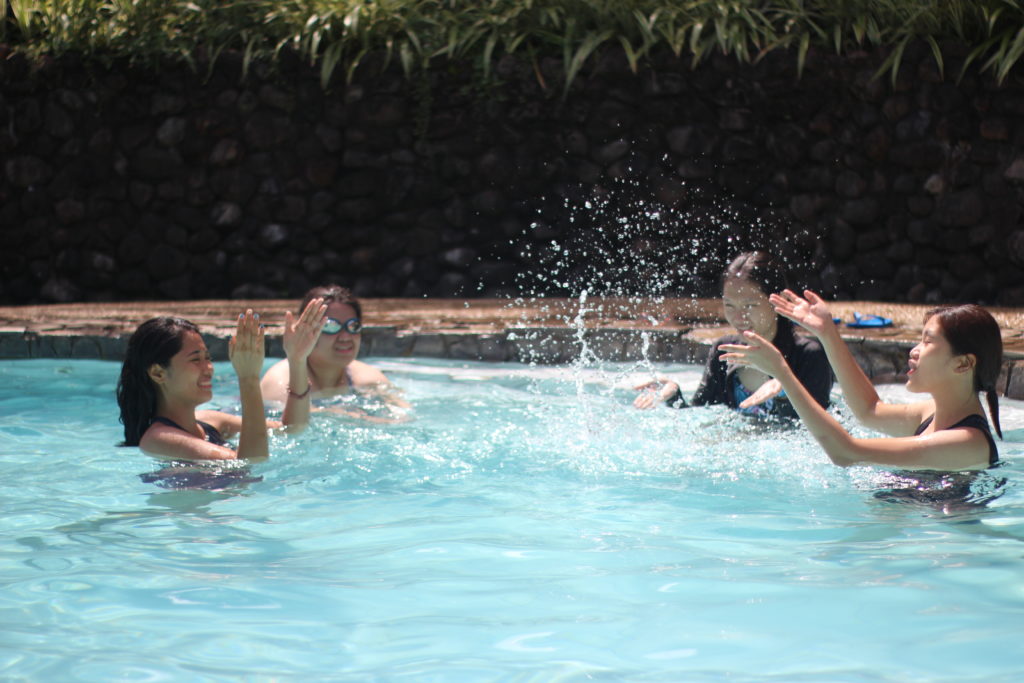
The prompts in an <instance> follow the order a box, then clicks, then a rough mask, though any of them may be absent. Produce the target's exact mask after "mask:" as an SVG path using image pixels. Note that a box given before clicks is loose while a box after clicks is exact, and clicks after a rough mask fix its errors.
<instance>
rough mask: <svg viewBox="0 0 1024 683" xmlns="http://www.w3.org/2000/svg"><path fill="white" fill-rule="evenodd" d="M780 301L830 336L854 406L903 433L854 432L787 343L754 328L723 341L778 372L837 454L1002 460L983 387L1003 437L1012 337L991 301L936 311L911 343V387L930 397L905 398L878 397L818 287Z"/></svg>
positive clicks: (960, 464)
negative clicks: (739, 339) (784, 348)
mask: <svg viewBox="0 0 1024 683" xmlns="http://www.w3.org/2000/svg"><path fill="white" fill-rule="evenodd" d="M771 302H772V305H773V306H774V307H775V310H776V311H778V312H779V313H780V314H781V315H783V316H785V317H787V318H789V319H790V320H793V321H794V322H796V323H798V324H800V325H802V326H803V327H804V328H806V329H807V330H809V331H810V332H811V333H812V334H814V335H815V336H816V337H817V338H818V339H820V340H821V343H822V345H823V346H824V348H825V351H826V353H827V354H828V359H829V361H830V363H831V365H832V368H833V369H834V370H835V373H836V377H837V378H838V379H839V384H840V386H841V387H842V389H843V395H844V397H845V398H846V403H847V405H849V407H850V409H851V410H852V411H853V413H854V415H856V416H857V418H858V419H859V420H860V421H861V422H862V423H864V425H866V426H867V427H870V428H871V429H875V430H877V431H879V432H882V433H884V434H887V435H889V436H891V437H895V438H876V439H857V438H854V437H852V436H851V435H850V434H849V433H848V432H847V431H846V430H845V429H843V427H842V426H841V425H840V424H839V423H838V422H837V421H836V420H835V419H834V418H833V417H832V416H831V415H829V414H828V413H827V412H826V411H825V410H824V409H822V408H821V406H820V405H819V404H818V403H817V401H815V400H814V399H813V397H812V396H811V395H810V392H808V390H807V389H806V388H805V387H804V386H803V384H802V383H801V382H800V380H799V378H797V376H796V375H795V374H794V373H793V371H792V369H791V368H790V367H789V365H788V363H787V362H786V359H785V357H783V355H782V354H781V353H780V352H779V349H777V348H776V347H775V345H773V344H772V343H771V342H769V341H768V340H767V339H766V338H765V337H764V336H762V335H759V334H757V333H756V332H753V331H748V332H746V333H745V334H744V337H745V339H744V342H743V343H738V344H729V345H726V346H724V348H725V350H726V351H727V353H726V354H725V356H724V357H725V358H727V359H728V360H730V361H731V362H733V363H735V364H737V365H740V366H742V367H752V368H759V369H760V370H761V371H763V372H767V373H770V374H771V375H772V376H774V377H776V378H778V380H779V381H780V382H781V384H782V387H783V389H785V391H786V393H787V394H788V395H789V397H790V402H791V403H792V405H793V407H794V408H795V409H796V412H797V413H798V414H799V415H800V418H801V419H802V420H803V423H804V424H805V425H807V428H808V429H809V430H810V432H811V434H812V435H813V436H814V438H815V439H816V440H817V441H818V443H820V444H821V446H822V447H823V448H824V449H825V452H826V453H827V454H828V457H829V458H830V459H831V460H832V462H834V463H835V464H837V465H841V466H848V465H853V464H857V463H874V464H879V465H890V466H896V467H899V468H901V469H905V470H938V471H947V472H952V471H964V470H967V471H971V470H981V469H985V468H987V467H991V466H993V465H996V464H997V463H998V461H999V453H998V451H997V449H996V444H995V440H994V439H993V438H992V434H991V431H990V430H989V422H988V420H987V419H986V418H985V412H984V409H983V408H982V404H981V400H980V398H979V394H980V393H982V392H984V394H985V398H986V402H987V403H988V409H989V415H990V417H991V419H992V424H993V426H994V427H995V431H996V434H998V435H999V437H1000V438H1002V431H1001V430H1000V427H999V398H998V395H997V393H996V380H997V378H998V377H999V370H1000V367H1001V365H1002V358H1003V342H1002V335H1001V334H1000V331H999V324H998V323H997V322H996V320H995V318H993V317H992V315H991V314H990V313H989V312H988V311H986V310H985V309H984V308H982V307H980V306H976V305H974V304H966V305H961V306H952V307H942V308H936V309H934V310H932V311H929V312H928V314H927V315H926V316H925V322H924V330H923V331H922V334H921V341H920V342H919V343H918V344H917V346H915V347H914V348H913V349H911V351H910V360H909V366H910V369H909V371H908V373H907V389H909V390H910V391H912V392H914V393H925V394H929V395H930V398H929V399H927V400H924V401H919V402H917V403H910V404H901V405H897V404H889V403H885V402H883V401H882V400H880V399H879V397H878V392H877V391H875V387H874V385H873V384H872V383H871V381H870V380H869V379H868V377H867V376H866V375H865V374H864V372H863V370H861V368H860V366H859V365H858V364H857V362H856V360H855V359H854V357H853V355H852V354H851V353H850V350H849V349H848V348H847V346H846V344H845V343H844V342H843V340H842V338H841V337H840V335H839V332H838V330H837V329H836V326H835V324H834V323H833V322H832V315H831V313H830V312H829V310H828V306H827V305H826V303H825V302H824V301H823V300H822V299H821V298H820V297H819V296H818V295H817V294H815V293H814V292H811V291H806V292H804V296H803V297H801V296H799V295H797V294H795V293H794V292H792V291H790V290H785V291H783V292H782V293H781V294H773V295H772V296H771Z"/></svg>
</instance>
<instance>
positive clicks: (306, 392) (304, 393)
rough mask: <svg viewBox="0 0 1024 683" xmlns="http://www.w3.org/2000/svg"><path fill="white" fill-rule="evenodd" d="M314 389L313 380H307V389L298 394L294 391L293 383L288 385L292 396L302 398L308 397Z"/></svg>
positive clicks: (289, 393)
mask: <svg viewBox="0 0 1024 683" xmlns="http://www.w3.org/2000/svg"><path fill="white" fill-rule="evenodd" d="M312 389H313V383H312V382H307V383H306V390H305V391H303V392H302V393H301V394H296V393H295V392H294V391H292V388H291V385H289V386H288V395H289V396H291V397H292V398H299V399H302V398H306V397H307V396H309V392H310V391H311V390H312Z"/></svg>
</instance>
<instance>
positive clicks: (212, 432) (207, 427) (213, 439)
mask: <svg viewBox="0 0 1024 683" xmlns="http://www.w3.org/2000/svg"><path fill="white" fill-rule="evenodd" d="M153 422H159V423H160V424H165V425H167V426H168V427H174V428H176V429H180V430H181V431H183V432H185V433H186V434H191V432H189V431H188V430H187V429H185V428H184V427H182V426H181V425H180V424H178V423H177V422H175V421H174V420H171V419H168V418H166V417H160V416H159V415H158V416H156V417H154V418H153ZM196 424H198V425H199V426H200V427H201V428H202V430H203V433H204V434H206V440H207V441H209V442H210V443H212V444H213V445H215V446H227V445H228V442H227V441H226V440H225V439H224V437H223V436H221V434H220V430H219V429H217V428H216V427H214V426H213V425H212V424H210V423H208V422H203V421H202V420H196ZM193 436H194V435H193Z"/></svg>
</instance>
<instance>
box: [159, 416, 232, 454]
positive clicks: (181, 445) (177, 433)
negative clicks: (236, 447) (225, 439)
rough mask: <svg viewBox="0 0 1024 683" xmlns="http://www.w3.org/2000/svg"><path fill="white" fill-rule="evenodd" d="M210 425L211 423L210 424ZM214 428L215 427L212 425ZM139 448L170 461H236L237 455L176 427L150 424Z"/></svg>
mask: <svg viewBox="0 0 1024 683" xmlns="http://www.w3.org/2000/svg"><path fill="white" fill-rule="evenodd" d="M211 424H212V423H211ZM214 426H215V427H216V425H214ZM139 447H140V448H141V449H142V450H143V451H145V452H146V453H149V454H150V455H155V456H159V457H162V458H169V459H172V460H236V459H237V458H238V454H237V453H235V451H233V450H231V449H230V448H227V447H225V446H218V445H216V444H212V443H210V442H209V441H206V440H205V439H200V438H199V437H198V436H196V435H194V434H189V433H188V432H183V431H182V430H180V429H178V428H177V427H171V426H170V425H165V424H160V423H159V422H157V423H154V424H152V425H151V426H150V427H149V429H147V430H146V433H145V434H143V435H142V439H141V440H140V441H139Z"/></svg>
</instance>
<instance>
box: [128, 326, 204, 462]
mask: <svg viewBox="0 0 1024 683" xmlns="http://www.w3.org/2000/svg"><path fill="white" fill-rule="evenodd" d="M186 332H195V333H196V334H199V328H198V327H196V326H195V325H194V324H192V323H190V322H189V321H188V320H184V319H182V318H171V317H166V316H165V317H160V318H151V319H149V320H147V321H146V322H144V323H142V324H141V325H139V328H138V329H137V330H135V332H134V333H133V334H132V336H131V338H130V339H129V340H128V350H127V351H125V354H124V363H123V364H122V365H121V378H120V379H118V381H117V405H118V406H119V407H120V408H121V423H122V424H123V425H124V443H122V444H121V445H122V446H138V445H139V441H140V440H141V439H142V435H143V434H145V433H146V429H148V428H149V425H150V423H151V422H152V421H153V417H154V416H155V415H156V399H157V395H158V390H157V387H156V385H155V384H154V383H153V380H152V379H150V377H149V369H150V368H151V367H153V364H154V363H156V364H157V365H160V366H163V367H165V368H166V367H168V366H169V365H170V364H171V358H173V357H174V355H175V354H176V353H178V351H181V346H182V343H183V342H182V340H183V338H184V336H185V333H186Z"/></svg>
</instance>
